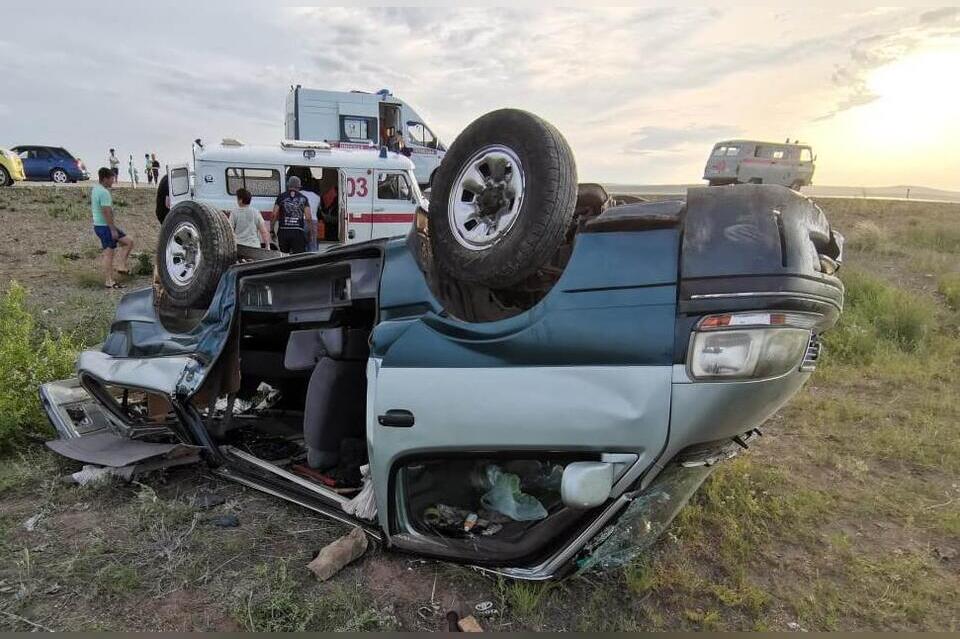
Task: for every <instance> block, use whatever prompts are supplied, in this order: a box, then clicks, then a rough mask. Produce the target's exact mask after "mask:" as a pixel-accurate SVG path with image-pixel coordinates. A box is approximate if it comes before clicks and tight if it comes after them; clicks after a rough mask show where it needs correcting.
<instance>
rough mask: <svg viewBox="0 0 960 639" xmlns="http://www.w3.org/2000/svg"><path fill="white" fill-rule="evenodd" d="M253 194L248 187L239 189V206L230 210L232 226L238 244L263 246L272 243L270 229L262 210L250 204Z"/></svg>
mask: <svg viewBox="0 0 960 639" xmlns="http://www.w3.org/2000/svg"><path fill="white" fill-rule="evenodd" d="M252 199H253V196H252V195H250V191H248V190H247V189H242V188H241V189H237V208H235V209H234V210H232V211H230V226H231V227H233V234H234V235H235V236H236V238H237V246H249V247H252V248H261V247H265V246H269V245H270V231H268V230H267V223H266V222H264V220H263V216H262V215H260V211H258V210H257V209H255V208H253V207H252V206H250V202H251V200H252Z"/></svg>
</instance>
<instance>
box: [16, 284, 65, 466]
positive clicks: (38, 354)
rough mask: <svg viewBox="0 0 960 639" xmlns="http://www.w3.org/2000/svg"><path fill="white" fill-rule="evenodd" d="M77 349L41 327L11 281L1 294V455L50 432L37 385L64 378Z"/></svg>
mask: <svg viewBox="0 0 960 639" xmlns="http://www.w3.org/2000/svg"><path fill="white" fill-rule="evenodd" d="M77 350H78V345H77V344H76V343H75V342H74V341H73V340H72V339H71V338H70V337H69V336H67V335H64V334H55V333H51V332H48V331H45V330H42V329H40V328H39V327H38V326H37V322H36V321H35V320H34V316H33V315H32V314H31V313H30V312H29V310H28V309H27V306H26V292H25V291H24V289H23V288H22V287H21V286H20V285H19V284H17V283H16V282H12V283H11V284H10V285H9V287H8V288H7V290H6V292H5V293H3V294H2V296H0V454H2V453H9V452H11V451H12V450H14V449H15V448H16V447H17V446H19V445H20V444H22V443H23V442H24V440H25V439H26V437H27V436H28V435H29V434H30V433H50V432H51V428H50V426H49V424H48V422H47V420H46V417H45V416H44V414H43V411H42V410H41V407H40V401H39V399H38V397H37V388H38V387H39V386H40V384H41V383H43V382H47V381H51V380H56V379H61V378H63V377H67V376H69V374H70V373H71V372H72V370H73V362H74V359H75V357H76V353H77Z"/></svg>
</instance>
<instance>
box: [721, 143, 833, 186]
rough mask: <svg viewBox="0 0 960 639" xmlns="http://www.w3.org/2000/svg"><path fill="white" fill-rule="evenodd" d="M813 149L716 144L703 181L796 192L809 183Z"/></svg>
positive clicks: (789, 146)
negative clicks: (785, 189) (761, 185)
mask: <svg viewBox="0 0 960 639" xmlns="http://www.w3.org/2000/svg"><path fill="white" fill-rule="evenodd" d="M816 159H817V158H816V156H815V155H814V154H813V149H811V148H810V147H809V146H807V145H804V144H798V143H796V142H794V143H789V142H760V141H757V140H727V141H725V142H717V143H716V144H715V145H714V146H713V151H711V153H710V157H709V158H708V159H707V166H706V168H705V169H704V171H703V179H704V180H707V182H708V183H709V184H710V186H720V185H724V184H780V185H782V186H789V187H790V188H792V189H794V190H796V189H799V188H800V187H802V186H809V185H810V184H812V183H813V171H814V168H815V167H814V162H815V161H816Z"/></svg>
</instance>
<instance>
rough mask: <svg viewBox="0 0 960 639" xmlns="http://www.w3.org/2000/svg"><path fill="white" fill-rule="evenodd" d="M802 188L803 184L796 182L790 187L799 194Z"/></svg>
mask: <svg viewBox="0 0 960 639" xmlns="http://www.w3.org/2000/svg"><path fill="white" fill-rule="evenodd" d="M802 186H803V182H801V181H799V180H797V181H796V182H794V183H793V184H791V185H790V188H791V189H793V190H794V191H797V192H799V191H800V188H801V187H802Z"/></svg>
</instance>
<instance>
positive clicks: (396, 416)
mask: <svg viewBox="0 0 960 639" xmlns="http://www.w3.org/2000/svg"><path fill="white" fill-rule="evenodd" d="M377 421H378V422H380V425H381V426H386V427H388V428H410V427H411V426H413V413H411V412H410V411H408V410H402V409H398V408H391V409H390V410H388V411H387V412H386V413H384V414H383V415H380V416H378V417H377Z"/></svg>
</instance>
